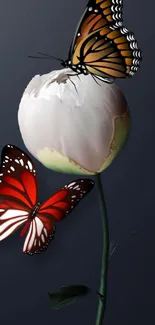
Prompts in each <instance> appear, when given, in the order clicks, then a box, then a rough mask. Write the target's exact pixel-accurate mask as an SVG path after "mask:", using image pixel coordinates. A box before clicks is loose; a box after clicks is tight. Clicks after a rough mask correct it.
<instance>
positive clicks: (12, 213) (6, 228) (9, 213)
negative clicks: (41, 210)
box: [0, 201, 28, 240]
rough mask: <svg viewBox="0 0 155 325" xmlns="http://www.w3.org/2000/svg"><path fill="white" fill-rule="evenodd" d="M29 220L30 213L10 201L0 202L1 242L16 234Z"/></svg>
mask: <svg viewBox="0 0 155 325" xmlns="http://www.w3.org/2000/svg"><path fill="white" fill-rule="evenodd" d="M27 219H28V212H27V211H24V210H23V209H22V208H21V210H20V207H19V206H18V205H17V206H16V205H14V204H10V203H9V202H8V201H2V202H0V240H3V239H5V238H6V237H8V236H9V235H11V234H12V233H14V232H15V231H16V230H17V229H18V228H19V227H20V226H21V225H22V224H23V223H25V222H26V221H27Z"/></svg>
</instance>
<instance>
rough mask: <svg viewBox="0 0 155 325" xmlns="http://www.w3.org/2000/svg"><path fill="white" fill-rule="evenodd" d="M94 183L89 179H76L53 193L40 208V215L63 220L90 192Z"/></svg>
mask: <svg viewBox="0 0 155 325" xmlns="http://www.w3.org/2000/svg"><path fill="white" fill-rule="evenodd" d="M93 187H94V182H93V181H92V180H90V179H78V180H75V181H73V182H71V183H69V184H67V185H65V186H64V187H62V189H61V190H60V191H58V192H57V193H55V194H54V195H53V196H52V197H51V198H49V200H47V201H46V202H45V203H43V204H42V205H41V207H40V213H41V214H43V215H51V216H53V218H54V219H55V220H61V219H63V218H65V217H66V216H67V215H68V214H69V213H70V212H71V211H72V210H73V209H74V208H75V207H76V206H77V204H78V203H79V202H80V201H81V200H82V199H83V198H84V197H85V196H86V195H87V194H88V193H89V192H90V191H91V190H92V188H93Z"/></svg>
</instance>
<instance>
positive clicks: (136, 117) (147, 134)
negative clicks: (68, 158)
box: [0, 0, 155, 325]
mask: <svg viewBox="0 0 155 325" xmlns="http://www.w3.org/2000/svg"><path fill="white" fill-rule="evenodd" d="M86 3H87V1H84V0H80V1H71V0H65V1H64V0H59V1H52V0H42V1H41V0H13V1H12V0H1V1H0V121H1V125H0V149H2V147H3V146H4V145H5V144H7V143H10V142H11V143H12V144H14V145H17V146H19V147H20V148H22V149H24V150H26V149H25V147H24V144H23V142H22V139H21V136H20V133H19V129H18V123H17V111H18V105H19V101H20V98H21V96H22V93H23V91H24V89H25V87H26V86H27V84H28V82H29V81H30V79H31V78H32V77H33V76H34V75H35V74H38V73H40V74H44V73H48V72H49V71H51V70H54V69H58V68H60V66H59V63H58V62H57V61H52V60H51V61H50V60H42V61H41V60H31V59H28V58H27V56H28V55H35V54H36V53H37V51H42V52H45V53H48V54H53V55H56V56H60V57H62V58H63V59H65V58H67V53H68V49H69V45H70V42H71V39H72V36H73V34H74V30H75V28H76V24H77V22H78V20H79V18H80V15H81V14H82V12H83V9H84V7H85V5H86ZM154 11H155V3H154V1H153V0H149V1H144V0H137V1H135V0H126V1H125V0H124V20H125V25H126V26H127V27H128V28H130V29H131V30H132V31H134V32H135V34H136V37H137V39H138V40H139V45H140V48H141V49H142V50H143V61H142V64H141V69H140V71H139V73H137V75H136V76H135V77H134V78H133V79H130V80H123V81H119V82H118V84H119V85H120V86H121V88H122V89H123V91H124V94H125V96H126V98H127V100H128V104H129V107H130V112H131V118H132V132H131V135H130V138H129V141H128V144H127V146H126V148H125V149H124V151H123V152H122V153H121V155H120V156H119V157H118V158H117V159H116V160H115V161H114V162H113V164H112V165H111V166H110V167H109V168H108V169H107V170H106V171H105V172H104V173H102V181H103V186H104V192H105V198H106V202H107V208H108V217H109V225H110V236H111V240H114V242H115V243H120V244H121V245H120V247H119V248H118V250H117V251H116V254H115V255H114V257H113V260H112V263H111V267H110V270H109V283H108V303H107V312H106V317H105V321H104V324H105V325H116V324H119V325H146V324H149V325H153V324H154V323H155V313H154V309H155V280H154V279H155V209H154V204H155V173H154V170H155V88H154V74H155V65H154V56H155V52H154V51H155V45H154V38H155V27H154ZM35 163H36V169H37V171H38V174H39V187H40V200H41V201H42V200H45V199H47V198H48V197H49V195H51V194H52V193H53V191H55V190H56V189H58V188H59V187H61V186H63V185H64V184H65V183H66V182H67V183H68V182H69V181H71V180H74V179H75V178H78V176H76V175H63V174H59V173H55V172H53V171H51V170H48V169H46V168H45V167H44V166H42V165H41V164H40V163H39V162H37V161H35ZM131 231H136V232H137V234H136V235H134V236H132V237H130V239H128V240H126V239H125V238H126V237H127V236H128V234H129V233H130V232H131ZM22 246H23V238H22V239H21V238H20V237H19V232H17V233H15V234H14V235H12V236H10V237H9V238H7V239H6V240H4V241H2V242H1V243H0V323H1V324H2V325H10V324H16V325H21V324H22V325H27V324H29V325H34V324H38V325H42V324H44V325H51V324H54V325H60V324H64V323H65V324H68V325H71V324H72V325H73V324H74V325H79V324H80V325H84V324H89V325H95V318H96V311H97V303H98V300H97V296H96V295H95V294H94V295H93V294H91V295H90V296H89V297H88V298H86V299H84V300H81V301H80V302H77V303H75V304H73V305H71V306H70V307H66V308H63V309H61V310H59V311H58V312H53V311H52V310H51V309H50V306H49V301H48V296H47V292H48V291H53V290H55V289H57V288H59V287H60V286H61V285H65V284H73V283H79V284H86V285H89V286H91V287H93V288H94V289H96V288H98V286H99V280H100V266H101V248H102V231H101V218H100V212H99V205H98V197H97V189H96V188H95V189H94V190H93V191H92V192H91V193H90V194H89V196H87V198H86V199H85V200H83V201H82V202H81V204H80V205H79V206H78V207H77V208H76V209H75V210H74V212H73V213H72V214H71V215H70V216H69V217H68V219H66V220H65V221H64V222H62V223H60V224H59V225H58V226H57V233H56V237H55V240H54V241H53V243H51V245H50V246H49V248H48V250H47V251H46V252H45V253H42V254H41V255H39V256H34V257H30V256H25V255H23V253H22Z"/></svg>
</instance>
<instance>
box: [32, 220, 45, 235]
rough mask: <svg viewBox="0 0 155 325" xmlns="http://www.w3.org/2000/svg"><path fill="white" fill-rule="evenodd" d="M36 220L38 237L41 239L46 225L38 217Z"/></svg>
mask: <svg viewBox="0 0 155 325" xmlns="http://www.w3.org/2000/svg"><path fill="white" fill-rule="evenodd" d="M34 220H35V223H36V229H37V235H38V237H40V235H41V233H42V230H43V228H44V225H43V223H42V221H41V220H40V219H39V218H38V217H35V219H34Z"/></svg>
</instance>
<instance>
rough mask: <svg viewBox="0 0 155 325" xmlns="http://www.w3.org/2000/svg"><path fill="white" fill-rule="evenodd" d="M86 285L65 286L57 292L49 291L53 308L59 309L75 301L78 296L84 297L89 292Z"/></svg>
mask: <svg viewBox="0 0 155 325" xmlns="http://www.w3.org/2000/svg"><path fill="white" fill-rule="evenodd" d="M89 290H90V289H89V288H88V287H86V286H84V285H70V286H63V287H61V288H60V289H59V290H58V291H57V292H54V293H50V292H48V295H49V298H50V303H51V307H52V309H59V308H61V307H64V306H66V305H69V304H71V303H73V302H74V301H75V300H76V299H77V298H80V297H83V296H85V295H86V294H88V292H89Z"/></svg>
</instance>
